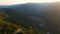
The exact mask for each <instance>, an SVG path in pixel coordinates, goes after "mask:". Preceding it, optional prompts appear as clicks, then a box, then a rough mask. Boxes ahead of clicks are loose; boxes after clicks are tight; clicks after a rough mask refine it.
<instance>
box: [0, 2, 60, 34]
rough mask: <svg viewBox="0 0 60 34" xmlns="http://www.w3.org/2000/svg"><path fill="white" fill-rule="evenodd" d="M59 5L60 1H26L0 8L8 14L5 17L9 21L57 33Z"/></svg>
mask: <svg viewBox="0 0 60 34" xmlns="http://www.w3.org/2000/svg"><path fill="white" fill-rule="evenodd" d="M59 6H60V3H27V4H18V5H12V6H9V7H7V8H1V9H0V10H2V11H1V12H4V13H7V14H8V15H9V16H10V17H9V18H6V20H7V21H9V22H12V23H15V24H18V25H21V26H24V27H29V26H32V27H33V28H36V29H42V30H45V31H47V32H50V33H52V32H53V33H57V34H58V33H59V31H60V29H59V26H60V25H59V22H60V21H59V19H60V18H59V17H60V16H59V14H60V12H59V11H60V10H59V9H60V7H59ZM57 22H58V23H57ZM56 31H57V32H56Z"/></svg>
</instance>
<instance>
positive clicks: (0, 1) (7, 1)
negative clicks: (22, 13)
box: [0, 0, 60, 5]
mask: <svg viewBox="0 0 60 34" xmlns="http://www.w3.org/2000/svg"><path fill="white" fill-rule="evenodd" d="M56 1H60V0H0V5H13V4H21V3H42V2H56Z"/></svg>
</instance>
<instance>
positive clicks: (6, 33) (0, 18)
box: [0, 10, 46, 34]
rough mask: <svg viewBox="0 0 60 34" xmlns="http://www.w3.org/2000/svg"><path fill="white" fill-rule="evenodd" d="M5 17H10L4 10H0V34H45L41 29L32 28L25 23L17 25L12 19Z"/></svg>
mask: <svg viewBox="0 0 60 34" xmlns="http://www.w3.org/2000/svg"><path fill="white" fill-rule="evenodd" d="M7 18H11V16H10V15H8V14H7V13H5V12H4V10H0V34H16V33H21V34H46V33H45V32H44V31H42V30H41V29H36V28H32V26H28V25H26V24H24V25H26V26H24V25H18V24H16V23H13V22H12V21H11V22H10V21H9V20H7ZM13 20H14V19H13ZM25 23H26V22H25ZM20 24H21V23H20ZM27 26H28V27H27ZM17 31H18V32H17Z"/></svg>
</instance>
